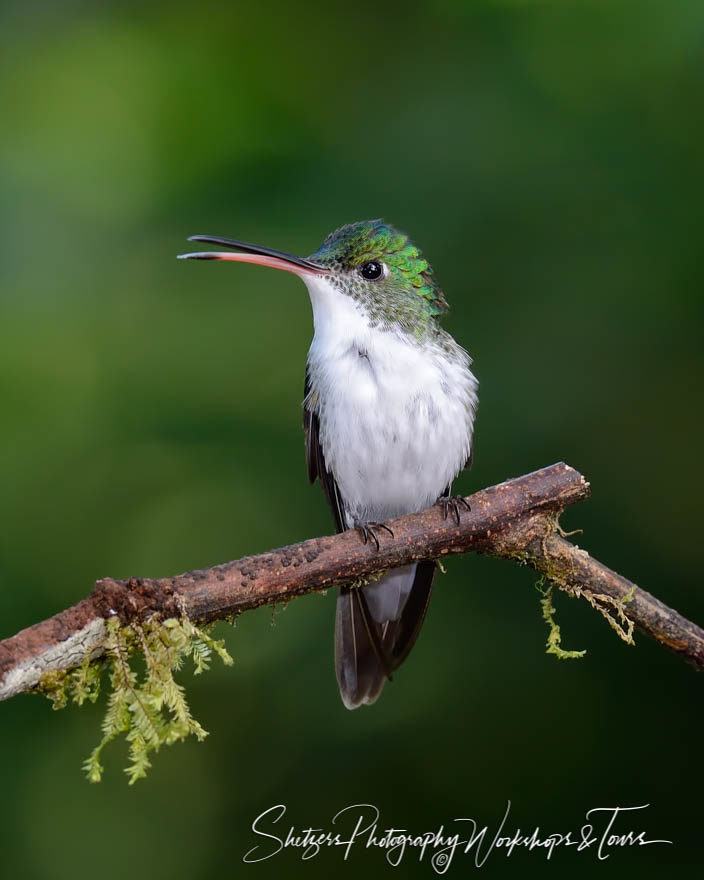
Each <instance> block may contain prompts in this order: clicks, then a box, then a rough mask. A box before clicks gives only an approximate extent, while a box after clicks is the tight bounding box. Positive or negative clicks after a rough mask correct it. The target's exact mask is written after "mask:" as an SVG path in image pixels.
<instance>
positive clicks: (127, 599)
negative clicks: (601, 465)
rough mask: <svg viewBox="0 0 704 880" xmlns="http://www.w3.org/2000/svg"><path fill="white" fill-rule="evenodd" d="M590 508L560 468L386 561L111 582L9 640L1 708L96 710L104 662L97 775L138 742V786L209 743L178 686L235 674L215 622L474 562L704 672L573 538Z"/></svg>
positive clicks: (700, 637) (680, 622) (357, 553)
mask: <svg viewBox="0 0 704 880" xmlns="http://www.w3.org/2000/svg"><path fill="white" fill-rule="evenodd" d="M588 497H589V484H588V483H587V482H586V481H585V480H584V478H583V477H582V476H581V474H579V473H578V472H577V471H576V470H574V469H573V468H571V467H569V466H568V465H566V464H564V463H558V464H555V465H552V466H551V467H548V468H544V469H542V470H539V471H535V472H534V473H532V474H527V475H525V476H522V477H518V478H516V479H513V480H507V481H506V482H504V483H501V484H499V485H497V486H492V487H491V488H488V489H484V490H482V491H480V492H477V493H475V494H474V495H471V496H469V498H467V499H466V500H467V502H468V503H469V504H470V506H471V511H469V512H462V515H461V518H460V521H459V522H455V521H454V520H453V519H452V518H449V519H443V516H442V512H441V509H440V507H439V506H436V507H431V508H428V509H426V510H422V511H420V512H419V513H415V514H410V515H408V516H404V517H399V518H398V519H395V520H392V521H390V522H389V523H388V525H389V526H390V527H391V529H392V530H393V537H391V536H386V535H384V537H383V539H382V541H381V546H380V548H379V550H378V551H376V549H375V548H372V546H371V545H370V544H368V545H366V546H365V545H364V544H362V543H361V541H360V539H359V536H358V534H357V533H356V532H355V531H349V532H344V533H342V534H340V535H335V536H332V537H326V538H315V539H312V540H309V541H303V542H302V543H300V544H295V545H292V546H289V547H284V548H282V549H280V550H272V551H270V552H268V553H263V554H261V555H259V556H251V557H247V558H244V559H239V560H235V561H234V562H228V563H225V564H223V565H216V566H214V567H213V568H208V569H202V570H198V571H192V572H188V573H186V574H182V575H178V576H175V577H168V578H129V579H126V580H115V579H112V578H105V579H103V580H100V581H98V582H97V583H96V584H95V587H94V589H93V592H92V593H91V595H90V596H89V597H88V598H87V599H83V600H82V601H80V602H79V603H78V604H77V605H74V606H72V607H71V608H68V609H67V610H66V611H62V612H60V613H59V614H57V615H55V616H54V617H52V618H50V619H49V620H45V621H43V622H42V623H38V624H35V625H34V626H31V627H29V628H28V629H25V630H22V632H20V633H18V634H17V635H15V636H13V637H12V638H9V639H6V640H5V641H3V642H0V699H7V698H8V697H11V696H14V695H15V694H19V693H22V692H25V691H31V690H37V689H41V690H43V691H44V692H48V693H49V694H50V695H51V696H52V698H53V699H54V701H55V705H57V706H61V705H64V704H65V703H66V701H67V700H68V698H69V697H71V698H72V699H73V700H74V701H75V702H77V703H79V704H81V703H83V702H84V701H85V700H95V698H96V697H97V690H98V686H99V676H100V670H99V668H97V666H96V664H97V663H100V662H107V666H108V669H109V674H110V678H111V684H112V687H113V695H112V696H111V698H110V700H109V703H108V709H107V713H106V717H105V722H104V727H103V733H104V736H103V740H102V742H101V743H100V744H99V746H98V747H97V749H96V750H95V751H94V753H93V754H92V755H91V758H90V759H89V761H88V762H87V764H86V770H87V772H88V773H89V776H90V777H91V778H92V779H97V778H99V776H100V772H101V769H100V754H101V751H102V749H103V747H104V746H105V744H106V743H107V742H109V741H110V740H111V739H113V738H114V737H115V736H117V735H118V734H119V733H125V734H126V736H127V739H128V741H129V744H130V759H131V763H130V767H129V768H128V773H129V775H130V780H131V781H134V779H137V778H139V777H140V776H142V775H144V772H145V771H146V768H147V767H148V766H149V762H148V754H149V753H150V752H151V751H153V750H155V749H157V748H158V747H159V746H160V745H162V744H164V743H168V742H173V741H175V740H176V739H181V738H183V737H184V736H187V735H189V734H192V735H195V736H196V737H198V738H202V737H203V736H205V731H204V730H203V729H202V727H200V725H199V724H198V723H197V722H196V721H195V720H194V719H193V718H192V717H191V716H190V713H189V712H188V707H187V705H186V703H185V700H184V698H183V690H182V688H181V686H180V685H177V684H176V683H175V681H174V679H173V674H172V673H173V671H174V670H175V669H177V668H178V667H179V666H180V665H181V663H182V662H183V659H184V658H185V657H186V656H190V657H191V658H192V660H193V662H194V665H195V671H196V672H200V671H202V670H203V669H205V668H207V664H208V660H209V657H210V655H211V653H213V652H215V653H218V654H219V655H220V656H221V658H222V659H223V660H225V662H228V660H229V655H227V653H226V652H225V650H224V647H223V646H222V645H221V644H220V643H218V642H215V641H214V640H212V639H211V638H210V637H209V636H208V635H207V633H206V632H205V631H204V630H203V629H202V627H203V625H204V624H207V623H209V622H211V621H214V620H218V619H222V618H232V617H234V616H236V615H238V614H240V613H242V612H244V611H247V610H249V609H252V608H257V607H259V606H260V605H264V604H280V603H283V602H287V601H290V600H291V599H293V598H295V597H297V596H300V595H303V594H305V593H310V592H315V591H323V590H326V589H328V588H329V587H332V586H339V585H344V584H354V583H355V582H360V581H364V580H369V579H372V578H374V577H375V576H378V573H379V572H380V571H383V570H386V569H389V568H394V567H396V566H400V565H406V564H408V563H411V562H416V561H420V560H426V559H438V560H439V559H442V558H443V557H444V556H447V555H453V554H459V553H468V552H472V551H474V552H479V553H483V554H486V555H490V556H499V557H503V558H506V559H511V560H514V561H517V562H519V563H522V564H527V565H529V566H531V567H532V568H534V569H535V570H536V571H538V572H539V573H540V575H541V576H542V578H544V579H545V580H546V581H547V582H548V584H549V585H550V589H551V588H553V587H558V588H560V589H562V590H565V591H566V592H568V593H569V594H570V595H572V596H582V597H583V598H585V599H587V601H588V602H589V603H590V604H591V605H592V606H593V607H594V608H595V609H596V610H598V611H599V612H600V613H601V614H603V615H604V616H605V617H606V618H607V621H608V622H609V624H610V625H611V626H613V628H614V629H615V630H616V631H617V633H618V634H619V635H620V636H621V638H623V639H624V641H626V642H627V643H629V644H632V643H633V639H632V634H633V630H634V627H635V628H638V629H639V630H641V631H642V632H644V633H646V634H647V635H649V636H651V637H652V638H654V639H656V640H657V641H658V642H660V643H661V644H663V645H665V646H666V647H668V648H670V649H671V650H672V651H674V652H676V653H678V654H679V655H681V656H682V657H683V658H684V659H686V660H687V661H689V662H690V663H692V664H693V665H695V666H696V667H698V668H700V669H704V632H703V631H702V630H701V629H700V628H699V627H698V626H697V625H696V624H694V623H692V622H690V621H688V620H686V619H685V618H684V617H682V616H681V615H680V614H678V613H677V612H676V611H674V610H673V609H671V608H668V607H667V606H666V605H664V604H663V603H662V602H660V601H659V600H658V599H656V598H655V597H654V596H651V595H650V594H649V593H647V592H645V591H644V590H641V589H640V588H638V587H636V586H635V585H634V584H632V583H631V582H630V581H628V580H626V579H625V578H623V577H621V575H618V574H616V573H615V572H613V571H611V570H610V569H608V568H607V567H606V566H604V565H602V564H601V563H600V562H597V560H595V559H592V557H590V556H589V554H588V553H587V552H586V551H584V550H581V549H580V548H578V547H576V546H574V545H573V544H571V543H569V542H568V541H567V540H566V536H565V535H564V533H563V532H562V531H561V529H560V527H559V524H558V522H557V518H558V516H559V514H560V513H561V512H562V511H563V510H564V508H565V507H566V506H568V505H570V504H573V503H575V502H577V501H582V500H584V499H586V498H588ZM542 605H543V609H542V610H543V616H544V617H545V619H546V621H547V622H548V624H549V625H550V638H549V641H548V651H549V652H551V653H554V654H556V655H557V656H559V657H565V656H575V655H576V654H578V653H579V652H566V651H564V650H563V649H562V648H561V646H560V637H559V628H558V627H557V625H556V624H555V621H554V617H553V614H554V609H553V606H552V601H551V594H550V592H548V593H547V594H545V595H544V597H543V603H542ZM133 651H139V652H140V653H142V654H143V655H144V657H145V662H146V673H145V677H144V680H143V681H141V682H138V681H137V677H136V674H135V672H134V671H133V670H132V668H131V667H130V663H129V655H130V653H131V652H133Z"/></svg>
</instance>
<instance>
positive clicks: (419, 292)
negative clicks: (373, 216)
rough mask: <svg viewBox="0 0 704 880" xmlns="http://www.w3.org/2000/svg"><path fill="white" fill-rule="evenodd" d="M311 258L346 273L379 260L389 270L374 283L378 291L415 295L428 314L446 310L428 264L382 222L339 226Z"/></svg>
mask: <svg viewBox="0 0 704 880" xmlns="http://www.w3.org/2000/svg"><path fill="white" fill-rule="evenodd" d="M310 259H311V260H313V261H315V262H317V263H321V264H322V265H325V266H330V267H331V268H334V269H337V270H342V271H345V272H352V271H354V270H355V269H357V268H359V267H360V266H363V265H364V264H365V263H368V262H370V261H371V260H378V261H379V262H381V263H383V264H385V265H386V266H387V268H388V275H387V277H386V278H385V279H384V280H383V281H382V282H377V287H378V288H379V289H380V290H381V291H384V290H389V289H391V288H393V289H395V290H398V291H404V292H406V293H407V294H412V295H414V296H418V297H419V298H420V300H419V302H418V304H421V303H422V304H423V305H424V306H425V308H423V309H422V311H423V312H425V313H426V314H427V315H440V314H442V313H443V312H446V311H447V308H448V306H447V302H446V301H445V297H444V296H443V293H442V290H441V289H440V287H439V286H438V283H437V281H436V280H435V276H434V275H433V270H432V268H431V267H430V264H429V263H428V261H427V260H426V259H425V258H424V257H423V255H422V254H421V252H420V251H419V250H418V248H417V247H416V246H415V245H414V244H413V243H412V242H411V241H410V239H409V238H408V236H407V235H406V234H405V233H403V232H399V231H398V230H397V229H394V228H393V226H389V225H388V224H387V223H384V222H383V220H363V221H361V222H359V223H350V224H348V225H347V226H342V227H341V228H340V229H337V230H335V232H332V233H331V234H330V235H329V236H328V237H327V238H326V239H325V241H324V242H323V244H322V245H321V246H320V248H319V249H318V250H317V251H316V252H315V253H314V254H312V255H311V257H310Z"/></svg>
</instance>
